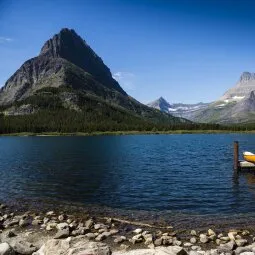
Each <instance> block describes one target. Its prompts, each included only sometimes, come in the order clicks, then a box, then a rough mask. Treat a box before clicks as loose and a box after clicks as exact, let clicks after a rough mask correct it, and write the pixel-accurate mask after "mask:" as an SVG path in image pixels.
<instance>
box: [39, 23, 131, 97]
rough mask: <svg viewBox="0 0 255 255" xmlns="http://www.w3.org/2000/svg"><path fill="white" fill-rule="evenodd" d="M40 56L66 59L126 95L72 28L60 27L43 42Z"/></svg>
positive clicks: (100, 60)
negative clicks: (56, 32) (57, 31)
mask: <svg viewBox="0 0 255 255" xmlns="http://www.w3.org/2000/svg"><path fill="white" fill-rule="evenodd" d="M40 56H46V57H49V58H63V59H66V60H68V61H69V62H71V63H73V64H75V65H76V66H78V67H80V68H82V69H83V70H84V71H86V72H87V73H90V74H91V75H93V76H94V77H97V80H98V81H99V82H101V83H102V84H104V85H106V86H107V87H108V88H110V89H115V90H117V91H119V92H120V93H122V94H123V95H126V92H125V91H124V90H123V89H122V88H121V87H120V85H119V84H118V82H117V81H116V80H114V79H113V78H112V74H111V71H110V69H109V68H108V67H107V66H106V65H105V64H104V62H103V60H102V59H101V58H100V57H99V56H98V55H97V54H96V53H95V52H94V51H93V50H92V49H91V48H90V46H89V45H88V44H87V43H86V42H85V41H84V40H83V39H82V38H81V37H80V36H79V35H78V34H77V33H76V32H75V31H74V30H73V29H68V28H63V29H61V31H60V32H59V33H58V34H56V35H54V36H53V37H52V38H51V39H49V40H48V41H47V42H46V43H45V44H44V46H43V47H42V49H41V52H40Z"/></svg>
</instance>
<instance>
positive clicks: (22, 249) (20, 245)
mask: <svg viewBox="0 0 255 255" xmlns="http://www.w3.org/2000/svg"><path fill="white" fill-rule="evenodd" d="M12 248H13V250H14V251H15V252H17V253H18V254H22V255H30V254H32V253H33V252H35V251H36V250H38V248H37V247H35V246H34V245H33V244H32V243H29V242H27V241H23V240H18V241H16V242H15V243H14V245H13V247H12Z"/></svg>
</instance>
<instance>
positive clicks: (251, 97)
mask: <svg viewBox="0 0 255 255" xmlns="http://www.w3.org/2000/svg"><path fill="white" fill-rule="evenodd" d="M249 99H251V100H255V91H254V90H253V91H252V92H251V93H250V97H249Z"/></svg>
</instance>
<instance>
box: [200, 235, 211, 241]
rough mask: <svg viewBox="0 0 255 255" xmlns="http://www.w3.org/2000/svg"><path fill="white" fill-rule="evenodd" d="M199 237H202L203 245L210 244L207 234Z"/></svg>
mask: <svg viewBox="0 0 255 255" xmlns="http://www.w3.org/2000/svg"><path fill="white" fill-rule="evenodd" d="M199 237H200V242H201V243H208V242H209V238H208V237H207V236H206V235H205V234H201V235H200V236H199Z"/></svg>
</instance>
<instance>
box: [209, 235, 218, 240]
mask: <svg viewBox="0 0 255 255" xmlns="http://www.w3.org/2000/svg"><path fill="white" fill-rule="evenodd" d="M209 239H210V240H211V241H215V240H216V239H217V236H216V235H211V236H209Z"/></svg>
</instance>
